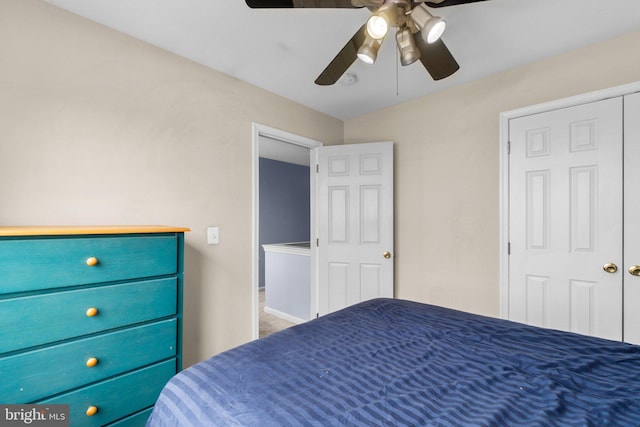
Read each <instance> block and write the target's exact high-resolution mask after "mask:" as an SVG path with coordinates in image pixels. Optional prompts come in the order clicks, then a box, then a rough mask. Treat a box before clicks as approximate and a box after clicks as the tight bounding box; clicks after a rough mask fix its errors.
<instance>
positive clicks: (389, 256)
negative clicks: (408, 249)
mask: <svg viewBox="0 0 640 427" xmlns="http://www.w3.org/2000/svg"><path fill="white" fill-rule="evenodd" d="M382 256H383V257H385V258H387V259H389V258H391V252H389V251H384V253H383V254H382Z"/></svg>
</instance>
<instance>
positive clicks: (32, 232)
mask: <svg viewBox="0 0 640 427" xmlns="http://www.w3.org/2000/svg"><path fill="white" fill-rule="evenodd" d="M187 231H191V230H190V229H189V228H185V227H172V226H167V225H52V226H46V225H45V226H40V225H32V226H15V227H0V237H8V236H62V235H71V234H144V233H184V232H187Z"/></svg>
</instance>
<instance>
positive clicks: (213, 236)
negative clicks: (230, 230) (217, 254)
mask: <svg viewBox="0 0 640 427" xmlns="http://www.w3.org/2000/svg"><path fill="white" fill-rule="evenodd" d="M218 243H220V228H219V227H207V244H208V245H217V244H218Z"/></svg>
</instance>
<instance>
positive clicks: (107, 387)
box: [38, 360, 176, 427]
mask: <svg viewBox="0 0 640 427" xmlns="http://www.w3.org/2000/svg"><path fill="white" fill-rule="evenodd" d="M175 373H176V361H175V360H170V361H166V362H162V363H159V364H157V365H153V366H150V367H148V368H144V369H141V370H139V371H135V372H131V373H129V374H125V375H122V376H119V377H116V378H113V379H109V380H106V381H103V382H101V383H98V384H95V385H92V386H89V387H85V388H83V389H80V390H76V391H74V392H71V393H66V394H63V395H60V396H57V397H55V398H53V399H46V400H45V401H42V402H38V403H49V404H67V405H69V421H70V425H72V426H87V427H90V426H101V425H104V424H107V423H110V422H113V421H116V420H118V419H120V418H123V417H125V416H126V415H128V414H131V413H134V412H136V411H138V410H140V409H141V408H147V407H150V406H152V405H153V404H154V403H155V401H156V399H157V398H158V395H159V394H160V391H161V390H162V388H163V387H164V385H165V384H166V383H167V381H169V379H170V378H171V377H172V376H173V375H175ZM91 406H94V407H96V408H97V412H96V413H95V415H93V416H87V415H86V411H87V409H88V408H89V407H91Z"/></svg>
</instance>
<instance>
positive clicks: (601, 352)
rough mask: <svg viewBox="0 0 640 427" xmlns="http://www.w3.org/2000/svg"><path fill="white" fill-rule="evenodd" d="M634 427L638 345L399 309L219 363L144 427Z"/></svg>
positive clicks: (271, 339) (345, 317) (189, 381)
mask: <svg viewBox="0 0 640 427" xmlns="http://www.w3.org/2000/svg"><path fill="white" fill-rule="evenodd" d="M188 425H194V426H422V425H429V426H432V425H433V426H464V425H468V426H502V425H510V426H511V425H517V426H548V425H573V426H617V425H623V426H639V425H640V346H634V345H630V344H625V343H621V342H614V341H608V340H603V339H599V338H593V337H587V336H583V335H578V334H573V333H568V332H561V331H556V330H549V329H542V328H536V327H533V326H527V325H523V324H520V323H514V322H510V321H506V320H500V319H494V318H490V317H483V316H478V315H474V314H469V313H464V312H460V311H455V310H451V309H447V308H442V307H437V306H432V305H427V304H421V303H416V302H410V301H403V300H397V299H375V300H370V301H366V302H363V303H359V304H357V305H354V306H351V307H348V308H346V309H344V310H341V311H338V312H335V313H332V314H329V315H326V316H324V317H321V318H319V319H315V320H312V321H310V322H307V323H304V324H301V325H298V326H295V327H293V328H290V329H287V330H284V331H281V332H278V333H276V334H273V335H270V336H268V337H265V338H262V339H260V340H257V341H253V342H250V343H248V344H245V345H242V346H240V347H237V348H235V349H232V350H229V351H227V352H224V353H221V354H219V355H216V356H214V357H212V358H210V359H208V360H206V361H203V362H201V363H199V364H196V365H194V366H192V367H190V368H188V369H186V370H184V371H182V372H181V373H179V374H177V375H176V376H175V377H174V378H173V379H171V381H169V383H168V384H167V385H166V386H165V388H164V390H163V391H162V393H161V395H160V397H159V398H158V401H157V403H156V405H155V407H154V410H153V412H152V414H151V417H150V418H149V421H148V423H147V426H149V427H159V426H172V427H174V426H188Z"/></svg>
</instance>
